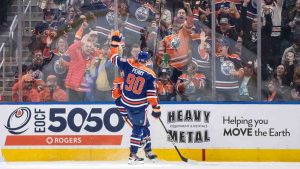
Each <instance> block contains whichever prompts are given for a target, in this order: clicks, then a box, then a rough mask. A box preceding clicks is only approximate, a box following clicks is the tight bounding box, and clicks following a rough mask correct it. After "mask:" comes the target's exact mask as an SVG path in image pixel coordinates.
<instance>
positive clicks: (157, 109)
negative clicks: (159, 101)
mask: <svg viewBox="0 0 300 169" xmlns="http://www.w3.org/2000/svg"><path fill="white" fill-rule="evenodd" d="M160 115H161V111H160V106H155V107H152V116H153V117H155V118H160Z"/></svg>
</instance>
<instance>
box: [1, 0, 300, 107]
mask: <svg viewBox="0 0 300 169" xmlns="http://www.w3.org/2000/svg"><path fill="white" fill-rule="evenodd" d="M1 1H2V0H1ZM256 3H257V1H255V0H242V1H240V0H222V1H218V0H216V4H214V5H215V7H216V13H215V15H212V7H211V5H212V3H211V0H174V1H173V0H172V1H166V0H155V1H153V0H130V1H129V0H119V3H118V11H119V15H118V19H114V18H111V16H112V15H109V13H110V12H114V6H113V1H112V0H65V1H56V0H40V1H39V5H40V7H41V8H42V9H43V12H44V21H43V22H41V23H38V24H37V25H36V26H35V29H34V30H33V33H32V40H31V43H30V44H29V45H28V47H29V49H30V50H31V52H32V63H31V64H30V65H26V66H24V67H25V72H24V75H23V77H22V79H20V80H16V83H15V85H14V87H13V98H12V100H13V101H19V98H20V97H19V94H20V93H19V86H20V85H19V83H20V82H22V89H23V90H22V91H23V92H22V100H23V101H43V102H45V101H71V102H77V101H79V102H86V101H112V97H111V90H112V88H113V80H114V78H115V77H116V76H117V74H118V72H117V71H116V70H117V69H116V68H115V67H113V66H112V64H111V62H110V61H109V59H108V55H109V48H110V41H109V39H110V35H109V31H110V30H111V29H113V28H114V25H113V24H111V22H110V21H113V22H114V23H116V24H117V25H118V28H119V29H120V30H121V32H122V33H123V37H124V38H123V41H122V45H121V46H120V48H122V49H123V52H122V53H120V55H122V57H124V58H133V59H135V58H136V57H137V54H138V53H139V51H141V50H146V51H148V52H149V53H151V54H152V59H151V61H150V62H149V63H148V66H149V67H150V68H152V69H154V70H155V72H156V73H157V91H158V96H159V99H160V100H161V101H215V100H217V101H256V100H257V95H258V93H257V81H258V80H260V79H257V63H258V62H257V47H258V46H257V45H258V39H257V38H258V35H257V30H258V22H261V25H262V27H261V39H260V40H261V44H262V46H261V63H262V64H261V70H262V75H261V77H262V79H261V81H262V91H261V93H262V97H263V98H262V99H263V101H289V100H299V99H300V95H299V92H300V67H298V66H299V63H300V0H262V10H261V11H262V14H261V18H260V17H257V16H258V15H257V14H256V11H257V10H256V8H257V4H256ZM132 8H135V9H133V11H134V12H132ZM213 16H216V27H212V25H213V24H212V21H213V19H212V17H213ZM103 18H104V20H103ZM107 25H110V27H106V26H107ZM98 26H100V27H98ZM103 27H106V28H107V29H106V28H103ZM135 28H138V31H135V30H134V29H135ZM212 29H215V30H216V35H215V36H213V35H212ZM105 30H106V31H107V32H105ZM128 30H130V31H131V33H128ZM132 33H135V34H132ZM103 35H104V36H103ZM213 38H214V40H215V42H216V43H215V51H214V52H213V51H212V49H213V48H212V46H213V45H214V44H212V41H213ZM213 58H214V59H213ZM212 60H215V63H214V64H212ZM212 65H215V68H212ZM213 77H214V78H213ZM213 79H215V80H216V81H215V82H213ZM213 84H214V86H215V89H216V90H215V91H216V97H213V96H212V87H213Z"/></svg>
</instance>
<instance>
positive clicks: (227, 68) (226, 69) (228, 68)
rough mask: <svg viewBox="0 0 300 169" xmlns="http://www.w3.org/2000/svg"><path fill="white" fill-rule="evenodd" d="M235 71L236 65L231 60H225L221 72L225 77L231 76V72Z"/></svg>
mask: <svg viewBox="0 0 300 169" xmlns="http://www.w3.org/2000/svg"><path fill="white" fill-rule="evenodd" d="M234 70H235V68H234V63H233V62H232V61H230V60H225V61H223V62H222V63H221V72H222V73H223V74H224V75H225V76H230V75H231V72H233V71H234Z"/></svg>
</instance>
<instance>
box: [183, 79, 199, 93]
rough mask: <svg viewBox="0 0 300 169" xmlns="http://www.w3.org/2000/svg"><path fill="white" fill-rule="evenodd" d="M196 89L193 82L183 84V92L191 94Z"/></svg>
mask: <svg viewBox="0 0 300 169" xmlns="http://www.w3.org/2000/svg"><path fill="white" fill-rule="evenodd" d="M195 91H196V87H195V84H194V82H192V81H190V82H189V83H188V84H187V85H186V86H185V93H186V94H192V93H194V92H195Z"/></svg>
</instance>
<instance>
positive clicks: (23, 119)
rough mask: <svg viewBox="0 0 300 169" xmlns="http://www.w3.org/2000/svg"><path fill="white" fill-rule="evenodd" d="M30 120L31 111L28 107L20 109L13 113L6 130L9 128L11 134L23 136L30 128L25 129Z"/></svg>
mask: <svg viewBox="0 0 300 169" xmlns="http://www.w3.org/2000/svg"><path fill="white" fill-rule="evenodd" d="M30 118H31V111H30V109H29V108H27V107H20V108H18V109H16V110H15V111H13V112H12V113H11V115H10V116H9V118H8V120H7V124H6V126H5V128H7V130H8V131H9V132H10V133H11V134H22V133H24V132H25V131H26V130H28V128H26V129H25V126H26V125H27V124H28V122H29V120H30Z"/></svg>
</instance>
